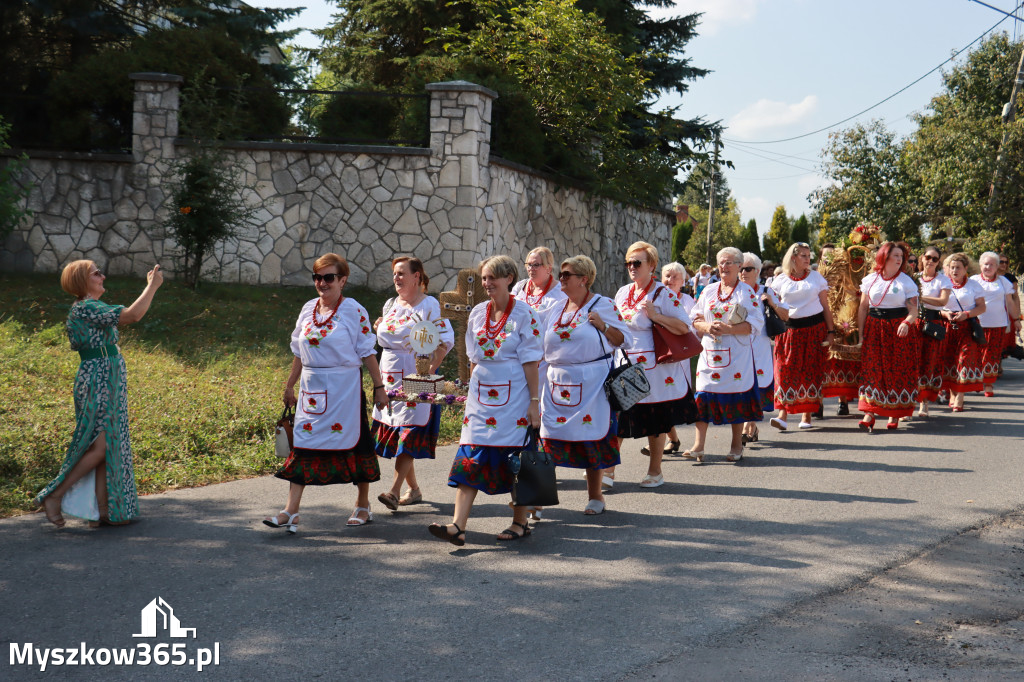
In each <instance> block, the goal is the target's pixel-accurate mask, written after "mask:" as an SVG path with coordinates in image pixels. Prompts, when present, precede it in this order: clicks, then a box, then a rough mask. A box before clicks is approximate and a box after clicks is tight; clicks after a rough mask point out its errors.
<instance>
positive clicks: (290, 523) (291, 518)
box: [101, 509, 299, 534]
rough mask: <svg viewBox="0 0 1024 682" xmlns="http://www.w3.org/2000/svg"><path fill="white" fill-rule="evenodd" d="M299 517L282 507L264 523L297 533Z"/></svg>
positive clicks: (296, 513)
mask: <svg viewBox="0 0 1024 682" xmlns="http://www.w3.org/2000/svg"><path fill="white" fill-rule="evenodd" d="M281 514H284V515H285V516H286V517H287V518H286V519H285V520H284V522H281V521H278V518H279V517H280V516H281ZM297 518H299V513H298V512H295V513H294V514H289V513H288V510H287V509H282V510H281V511H279V512H277V513H276V514H274V516H273V517H268V518H265V519H263V525H264V526H270V527H271V528H284V529H285V530H286V531H288V532H289V533H292V534H295V533H297V532H298V531H299V524H298V523H296V521H295V520H296V519H297ZM101 520H102V519H101Z"/></svg>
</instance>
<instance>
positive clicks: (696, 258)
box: [683, 199, 743, 269]
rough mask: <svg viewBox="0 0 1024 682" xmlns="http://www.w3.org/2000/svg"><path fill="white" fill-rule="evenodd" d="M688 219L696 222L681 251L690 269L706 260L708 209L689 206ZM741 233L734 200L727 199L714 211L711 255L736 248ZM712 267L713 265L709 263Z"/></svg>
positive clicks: (737, 208)
mask: <svg viewBox="0 0 1024 682" xmlns="http://www.w3.org/2000/svg"><path fill="white" fill-rule="evenodd" d="M690 217H692V218H693V219H694V220H695V221H696V225H697V227H695V228H694V230H693V234H692V235H691V236H690V241H689V242H688V243H687V245H686V249H685V250H684V251H683V257H684V258H685V259H686V263H687V265H689V266H690V268H691V269H693V268H696V267H697V266H699V265H700V264H701V263H703V262H704V259H705V258H707V252H708V248H707V244H708V234H707V229H706V226H707V224H708V209H707V208H706V207H700V206H696V207H695V206H691V207H690ZM742 231H743V228H742V226H741V225H740V210H739V206H738V204H737V203H736V200H735V199H729V200H728V201H727V202H726V203H725V205H724V206H722V207H721V208H716V209H715V229H714V231H713V232H712V233H711V254H712V256H714V254H716V253H718V251H720V250H721V249H724V248H725V247H727V246H736V245H738V244H739V243H740V235H741V233H742ZM711 265H714V263H711Z"/></svg>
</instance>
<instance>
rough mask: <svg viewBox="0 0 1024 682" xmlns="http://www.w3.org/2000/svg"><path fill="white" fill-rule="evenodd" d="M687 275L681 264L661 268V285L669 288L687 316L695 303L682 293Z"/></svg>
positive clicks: (669, 264) (670, 264) (690, 297)
mask: <svg viewBox="0 0 1024 682" xmlns="http://www.w3.org/2000/svg"><path fill="white" fill-rule="evenodd" d="M686 280H687V274H686V268H684V267H683V264H682V263H668V264H667V265H663V266H662V268H661V283H662V284H664V285H665V286H667V287H668V288H669V291H671V292H672V293H673V294H675V295H676V298H678V299H679V303H680V304H681V305H682V306H683V310H685V311H686V314H687V315H689V314H690V311H691V310H693V304H694V303H696V301H695V300H694V299H693V297H692V296H690V295H689V294H687V293H685V292H684V291H683V287H684V286H685V285H686Z"/></svg>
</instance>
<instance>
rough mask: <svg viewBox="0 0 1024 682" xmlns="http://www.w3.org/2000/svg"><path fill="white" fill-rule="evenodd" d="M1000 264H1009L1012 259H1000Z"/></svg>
mask: <svg viewBox="0 0 1024 682" xmlns="http://www.w3.org/2000/svg"><path fill="white" fill-rule="evenodd" d="M999 264H1000V265H1009V264H1010V261H1008V260H1001V261H999Z"/></svg>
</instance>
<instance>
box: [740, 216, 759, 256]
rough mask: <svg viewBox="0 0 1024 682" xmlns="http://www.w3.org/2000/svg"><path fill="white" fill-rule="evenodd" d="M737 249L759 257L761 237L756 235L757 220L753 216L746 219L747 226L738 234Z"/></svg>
mask: <svg viewBox="0 0 1024 682" xmlns="http://www.w3.org/2000/svg"><path fill="white" fill-rule="evenodd" d="M739 249H740V251H743V253H752V254H754V255H756V256H757V257H758V258H760V257H761V239H760V237H758V235H757V221H756V220H754V219H753V218H751V219H750V220H748V221H747V226H746V227H745V228H744V229H743V233H742V234H741V235H740V243H739Z"/></svg>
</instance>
